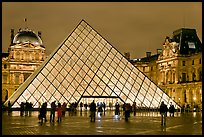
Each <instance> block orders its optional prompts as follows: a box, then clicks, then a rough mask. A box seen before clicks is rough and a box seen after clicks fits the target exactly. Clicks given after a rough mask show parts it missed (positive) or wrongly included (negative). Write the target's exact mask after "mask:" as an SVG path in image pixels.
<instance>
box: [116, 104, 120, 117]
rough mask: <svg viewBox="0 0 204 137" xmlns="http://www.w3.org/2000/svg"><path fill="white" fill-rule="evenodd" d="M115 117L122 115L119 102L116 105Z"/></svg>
mask: <svg viewBox="0 0 204 137" xmlns="http://www.w3.org/2000/svg"><path fill="white" fill-rule="evenodd" d="M115 115H120V105H119V103H118V102H116V103H115Z"/></svg>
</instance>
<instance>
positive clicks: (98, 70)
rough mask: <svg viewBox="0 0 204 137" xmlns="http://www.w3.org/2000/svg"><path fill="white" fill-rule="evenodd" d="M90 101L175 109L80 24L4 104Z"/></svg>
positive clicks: (104, 41)
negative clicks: (165, 105)
mask: <svg viewBox="0 0 204 137" xmlns="http://www.w3.org/2000/svg"><path fill="white" fill-rule="evenodd" d="M95 98H99V99H100V98H103V99H104V100H105V101H106V103H109V102H111V100H113V99H114V101H120V102H122V103H124V102H126V103H131V104H132V103H133V102H136V104H137V106H141V107H147V108H158V107H159V106H160V103H161V101H164V102H165V104H167V105H168V106H169V105H170V102H172V104H173V105H174V106H175V107H176V108H178V107H179V106H178V104H177V103H176V102H174V100H172V99H171V98H170V97H169V96H168V95H167V94H166V93H165V92H163V91H162V90H161V89H160V88H159V87H158V86H157V85H155V84H154V83H153V82H152V81H151V80H150V79H149V78H148V77H146V76H145V75H144V74H143V73H142V72H140V71H139V70H138V69H137V68H136V67H135V66H133V65H132V64H131V63H130V62H129V61H128V60H127V59H126V58H125V57H124V56H123V55H122V54H121V53H120V52H119V51H118V50H117V49H115V48H114V47H113V46H112V45H111V44H110V43H109V42H107V41H106V40H105V39H104V38H103V37H102V36H101V35H100V34H99V33H98V32H96V31H95V30H94V29H93V28H92V27H91V26H90V25H89V24H88V23H86V22H85V21H84V20H82V21H81V22H80V23H79V24H78V26H77V27H76V28H75V29H74V31H73V32H72V33H71V34H70V35H69V36H68V38H66V39H65V41H64V42H63V43H62V44H60V45H59V46H58V47H57V48H56V49H55V50H54V51H53V52H52V53H51V54H50V56H49V57H48V58H47V59H46V60H45V61H44V62H43V63H42V65H41V66H40V67H39V68H38V69H37V70H36V71H35V72H34V73H33V74H32V75H31V76H30V77H29V78H28V79H27V80H26V81H25V82H24V83H23V84H22V85H21V86H20V87H19V88H18V89H17V90H16V91H15V92H14V94H13V95H11V96H10V97H9V99H8V100H7V101H6V102H5V104H7V102H8V101H10V102H11V104H12V107H20V104H21V102H26V101H27V102H32V103H33V105H34V108H38V107H39V103H40V104H42V103H43V102H47V103H48V108H49V107H50V104H51V102H53V101H57V102H60V103H63V102H66V103H70V104H71V103H73V102H85V103H90V102H92V100H93V99H95ZM115 99H116V100H115Z"/></svg>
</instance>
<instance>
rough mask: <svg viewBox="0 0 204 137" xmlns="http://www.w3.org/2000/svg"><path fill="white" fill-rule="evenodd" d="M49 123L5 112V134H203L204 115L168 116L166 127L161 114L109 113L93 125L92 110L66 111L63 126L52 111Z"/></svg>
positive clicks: (97, 118) (33, 117)
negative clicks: (129, 114)
mask: <svg viewBox="0 0 204 137" xmlns="http://www.w3.org/2000/svg"><path fill="white" fill-rule="evenodd" d="M47 120H48V121H47V122H46V123H43V124H40V123H39V120H38V112H37V111H33V112H32V115H31V116H20V113H19V112H18V111H13V112H12V114H11V115H10V116H8V113H7V112H2V135H202V112H189V113H184V114H181V113H176V114H175V117H169V116H168V117H167V125H166V126H164V127H163V126H161V125H160V124H161V121H160V120H161V117H160V114H159V113H158V112H137V114H136V116H133V114H131V116H130V118H129V120H128V121H125V120H124V117H123V116H120V117H118V118H116V117H115V116H114V111H107V112H106V113H105V115H102V116H101V117H100V116H99V115H96V121H95V122H90V117H89V111H83V112H82V113H80V112H77V113H76V115H71V114H69V112H66V115H65V117H63V118H62V122H61V123H58V122H56V120H57V114H56V118H55V122H54V123H50V122H49V111H48V112H47Z"/></svg>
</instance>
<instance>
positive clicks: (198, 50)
mask: <svg viewBox="0 0 204 137" xmlns="http://www.w3.org/2000/svg"><path fill="white" fill-rule="evenodd" d="M130 61H131V62H132V63H133V64H134V65H135V66H136V67H137V68H138V69H140V71H142V72H144V73H145V74H146V75H147V76H148V77H149V78H150V79H151V80H152V81H154V82H155V83H156V84H157V85H158V86H159V87H161V88H162V89H163V91H165V92H166V93H167V94H168V95H169V96H170V97H171V98H172V99H173V100H175V101H176V102H178V103H179V104H180V105H181V106H183V105H184V106H185V107H186V106H187V105H189V106H190V107H191V108H194V107H199V108H202V44H201V42H200V40H199V38H198V36H197V34H196V30H195V29H187V28H181V29H179V30H176V31H174V32H173V37H172V39H170V38H169V37H166V38H165V42H164V43H163V49H162V51H161V50H158V52H157V54H156V55H151V52H147V56H146V57H144V58H141V59H131V60H130Z"/></svg>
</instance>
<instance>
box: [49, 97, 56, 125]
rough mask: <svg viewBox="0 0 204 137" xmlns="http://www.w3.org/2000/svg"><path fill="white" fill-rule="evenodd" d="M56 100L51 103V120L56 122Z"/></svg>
mask: <svg viewBox="0 0 204 137" xmlns="http://www.w3.org/2000/svg"><path fill="white" fill-rule="evenodd" d="M55 102H56V101H53V102H52V103H51V110H50V122H54V120H55V110H56V107H57V106H56V104H55Z"/></svg>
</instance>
